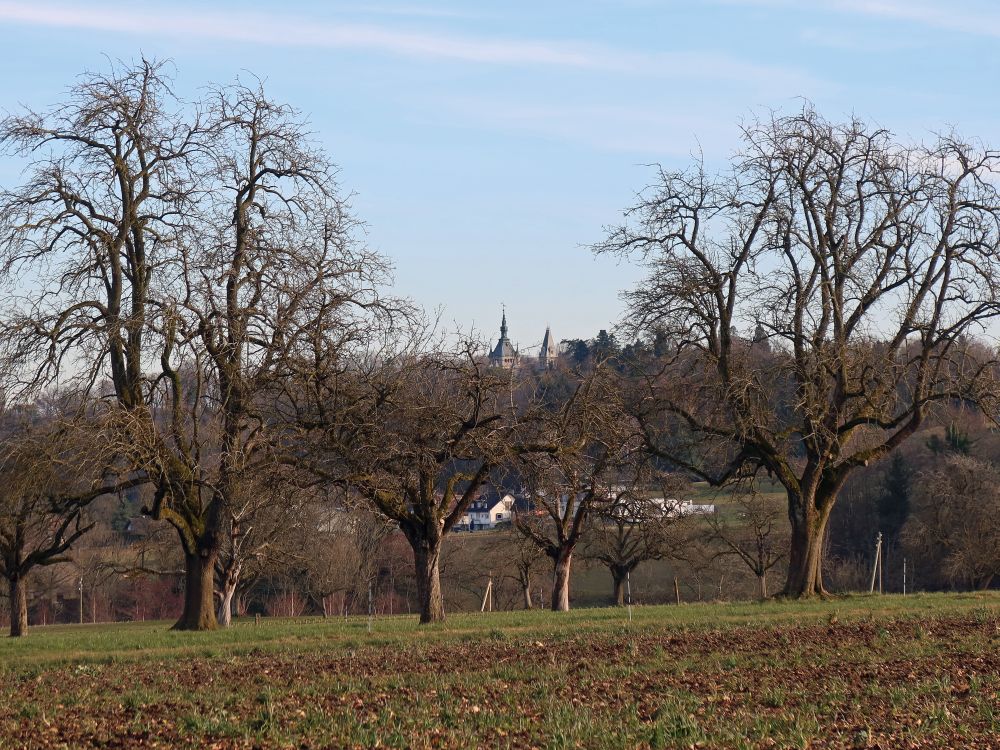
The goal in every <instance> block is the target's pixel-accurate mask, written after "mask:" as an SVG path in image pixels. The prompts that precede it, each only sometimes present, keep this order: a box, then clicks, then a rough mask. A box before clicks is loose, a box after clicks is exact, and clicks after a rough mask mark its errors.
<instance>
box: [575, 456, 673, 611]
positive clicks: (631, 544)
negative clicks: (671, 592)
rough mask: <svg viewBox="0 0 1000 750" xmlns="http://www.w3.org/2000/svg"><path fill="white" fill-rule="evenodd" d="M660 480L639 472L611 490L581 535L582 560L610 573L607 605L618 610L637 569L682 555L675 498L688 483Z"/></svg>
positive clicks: (662, 478)
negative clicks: (609, 592) (652, 562)
mask: <svg viewBox="0 0 1000 750" xmlns="http://www.w3.org/2000/svg"><path fill="white" fill-rule="evenodd" d="M660 480H661V481H659V482H656V481H654V480H653V478H652V477H651V476H649V473H648V472H639V473H638V475H637V476H633V477H632V479H631V481H629V482H627V483H626V482H624V481H623V482H621V483H619V484H618V485H616V486H615V487H613V488H611V490H610V497H609V498H608V501H607V503H606V504H603V505H602V507H601V508H600V510H599V513H598V514H597V516H596V517H595V519H594V523H592V524H591V528H590V530H589V531H588V533H587V535H586V539H585V546H584V549H583V554H584V557H585V558H587V559H590V560H596V561H597V562H599V563H600V564H601V565H603V566H604V567H605V568H607V569H608V572H610V573H611V581H612V601H614V603H615V604H616V605H618V606H619V607H621V606H623V605H624V604H625V583H626V579H627V578H628V576H629V575H630V574H631V573H632V572H633V571H634V570H635V569H636V568H638V567H639V565H641V564H642V563H644V562H647V561H650V560H663V559H664V558H668V557H675V556H677V555H679V554H682V553H683V548H684V538H683V533H682V532H681V531H680V529H679V528H678V524H679V522H681V521H682V519H683V505H682V503H681V499H680V498H682V497H683V493H684V490H685V489H686V485H687V484H688V483H687V482H686V481H685V480H683V479H679V478H678V477H675V476H672V475H668V476H665V477H660ZM657 487H658V488H659V496H656V491H655V488H657Z"/></svg>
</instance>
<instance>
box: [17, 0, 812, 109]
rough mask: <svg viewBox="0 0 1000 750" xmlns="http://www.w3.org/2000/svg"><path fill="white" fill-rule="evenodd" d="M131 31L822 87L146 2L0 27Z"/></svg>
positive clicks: (622, 54)
mask: <svg viewBox="0 0 1000 750" xmlns="http://www.w3.org/2000/svg"><path fill="white" fill-rule="evenodd" d="M2 22H7V23H18V24H27V25H33V26H46V27H60V28H73V29H88V30H95V31H105V32H117V33H127V34H153V35H169V36H183V37H185V38H192V37H195V38H206V39H212V40H216V41H223V42H226V41H228V42H241V43H254V44H267V45H274V46H287V47H318V48H336V49H356V50H367V51H374V52H382V53H388V54H394V55H401V56H407V57H418V58H427V59H445V60H454V61H461V62H469V63H487V64H497V65H519V66H529V67H530V66H548V67H562V68H578V69H590V70H595V71H605V72H618V73H627V74H638V75H649V76H656V77H664V78H681V77H683V78H698V79H725V80H731V81H738V82H746V83H756V84H760V85H766V86H768V87H773V86H779V87H786V88H787V87H790V88H794V89H797V90H799V91H801V90H803V89H804V88H808V87H811V86H813V85H815V84H816V83H817V82H816V81H815V80H814V79H812V78H811V77H809V76H808V75H806V74H804V73H801V72H799V71H796V70H790V69H787V68H783V67H777V66H770V65H760V64H755V63H752V62H749V61H746V60H740V59H735V58H732V57H728V56H726V55H723V54H717V53H714V52H711V53H709V52H705V53H692V52H651V53H641V52H632V51H630V50H621V49H616V48H613V47H607V46H600V45H593V44H585V43H581V42H577V43H563V42H553V41H535V40H520V39H502V38H495V37H486V36H470V35H458V34H446V33H429V32H423V31H408V30H401V29H398V28H392V27H389V26H384V25H377V24H362V23H350V22H343V23H338V22H330V21H317V20H309V19H295V18H291V17H289V16H287V15H285V14H280V15H279V14H249V13H239V14H236V13H226V14H222V13H218V12H212V11H201V10H195V9H190V8H181V7H172V8H166V7H161V8H155V7H151V6H149V5H143V6H141V7H136V6H135V5H128V6H126V5H110V4H109V5H103V6H94V5H92V4H90V3H87V4H86V6H85V7H84V6H83V5H77V6H71V5H64V4H54V3H50V2H44V1H42V2H24V0H0V23H2Z"/></svg>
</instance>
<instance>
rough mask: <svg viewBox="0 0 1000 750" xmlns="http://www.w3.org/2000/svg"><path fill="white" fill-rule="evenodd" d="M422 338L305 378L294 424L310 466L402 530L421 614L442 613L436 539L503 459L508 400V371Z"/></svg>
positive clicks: (439, 616)
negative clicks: (306, 400)
mask: <svg viewBox="0 0 1000 750" xmlns="http://www.w3.org/2000/svg"><path fill="white" fill-rule="evenodd" d="M423 343H424V342H423V341H422V340H421V337H419V336H418V337H416V338H415V339H413V340H409V341H407V342H405V344H404V346H403V347H402V349H401V350H397V351H392V350H389V349H384V350H381V351H379V352H377V353H375V354H374V355H373V356H372V357H371V359H370V360H369V361H368V362H367V363H362V362H360V361H359V362H358V363H357V366H355V367H353V368H350V369H347V370H338V369H337V368H333V369H332V370H329V371H326V373H327V374H326V375H325V376H324V375H322V374H321V375H319V376H318V377H314V378H311V387H312V388H313V394H314V399H313V402H312V404H311V405H310V406H309V408H307V409H306V410H305V411H300V412H299V413H300V417H299V423H300V424H301V425H302V426H303V427H305V429H306V433H307V434H309V435H310V436H311V438H310V442H311V445H312V446H313V447H314V456H315V458H311V459H309V460H308V463H309V465H310V466H311V468H312V469H313V471H315V472H317V474H318V475H319V476H320V477H322V478H323V479H324V480H325V481H328V482H331V483H332V484H334V485H335V486H340V487H343V488H344V489H346V490H347V491H349V492H350V493H352V494H353V495H354V496H355V497H358V498H361V499H362V500H363V501H364V502H366V503H368V504H370V506H371V507H373V508H375V509H376V510H378V511H379V512H380V513H383V514H384V515H385V516H387V517H388V518H390V519H391V520H392V521H393V522H395V523H396V524H398V526H399V528H400V530H402V532H403V534H404V535H405V536H406V539H407V541H408V542H409V544H410V547H411V548H412V550H413V555H414V564H415V566H416V571H415V572H416V585H417V598H418V600H419V602H418V603H419V608H420V621H421V622H422V623H428V622H437V621H441V620H443V619H444V616H445V612H444V600H443V597H442V595H441V583H440V570H439V562H440V556H441V546H442V543H443V542H444V539H445V536H446V535H447V534H448V533H449V532H450V531H451V530H452V528H453V527H454V526H455V525H456V524H457V523H458V522H459V521H460V520H461V518H462V516H463V515H464V514H465V512H466V510H467V509H468V507H469V505H470V504H471V503H472V502H473V500H475V499H476V497H477V496H478V494H479V492H480V490H481V489H482V488H483V486H484V484H485V483H486V481H487V480H488V479H489V478H490V475H491V473H492V472H493V471H494V469H495V468H496V467H497V466H499V465H500V463H501V462H502V461H503V459H504V455H505V450H506V440H507V438H508V435H509V430H510V425H511V418H512V406H511V396H510V389H511V382H510V378H511V373H510V372H509V371H502V370H496V369H493V368H490V367H489V366H488V364H487V363H486V362H485V361H484V360H483V358H482V357H480V356H478V354H477V349H476V347H475V345H474V344H473V343H471V342H468V343H464V344H460V345H459V346H458V347H457V348H456V349H455V350H448V349H445V350H441V351H438V352H434V351H433V350H431V349H430V348H429V347H425V346H423ZM319 372H320V373H322V372H324V371H323V370H320V371H319ZM306 390H307V389H306V388H303V392H305V391H306Z"/></svg>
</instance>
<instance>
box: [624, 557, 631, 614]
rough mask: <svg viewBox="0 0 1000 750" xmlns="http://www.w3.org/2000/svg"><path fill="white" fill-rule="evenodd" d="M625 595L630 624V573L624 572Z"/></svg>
mask: <svg viewBox="0 0 1000 750" xmlns="http://www.w3.org/2000/svg"><path fill="white" fill-rule="evenodd" d="M625 593H626V595H627V597H628V621H629V622H632V572H631V571H628V570H626V571H625Z"/></svg>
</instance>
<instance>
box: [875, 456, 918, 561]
mask: <svg viewBox="0 0 1000 750" xmlns="http://www.w3.org/2000/svg"><path fill="white" fill-rule="evenodd" d="M909 515H910V469H909V467H908V466H907V464H906V459H905V458H903V456H902V455H901V454H899V453H894V454H893V456H892V460H891V461H890V462H889V468H888V470H887V471H886V473H885V478H884V479H883V480H882V492H881V493H880V494H879V496H878V523H879V529H880V530H881V531H882V533H883V534H885V538H886V542H887V543H889V544H895V543H896V542H897V541H898V540H899V532H900V531H901V530H902V528H903V524H905V523H906V519H907V518H909Z"/></svg>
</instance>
